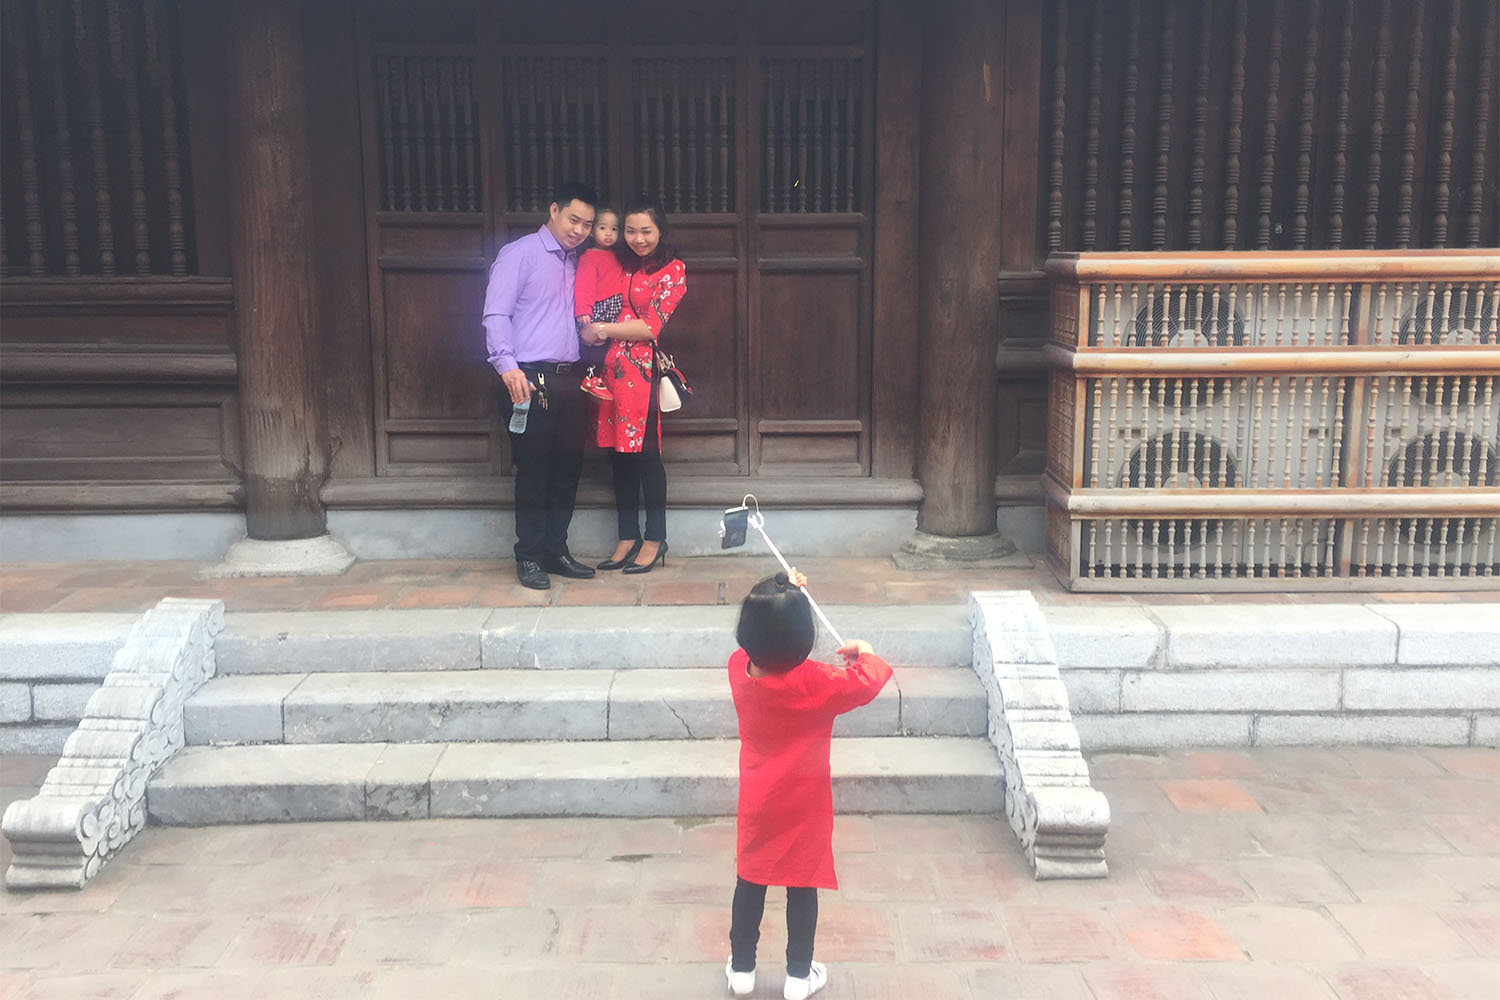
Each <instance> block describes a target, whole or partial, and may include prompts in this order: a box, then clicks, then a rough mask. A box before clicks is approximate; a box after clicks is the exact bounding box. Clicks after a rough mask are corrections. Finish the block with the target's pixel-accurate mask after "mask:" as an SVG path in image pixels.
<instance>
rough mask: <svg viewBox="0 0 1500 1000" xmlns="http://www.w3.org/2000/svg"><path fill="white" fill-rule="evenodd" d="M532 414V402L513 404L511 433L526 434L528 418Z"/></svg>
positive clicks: (527, 400) (525, 401) (524, 400)
mask: <svg viewBox="0 0 1500 1000" xmlns="http://www.w3.org/2000/svg"><path fill="white" fill-rule="evenodd" d="M530 412H531V400H529V399H523V400H521V402H519V403H513V404H511V409H510V432H511V433H512V434H525V433H526V416H527V414H529V413H530Z"/></svg>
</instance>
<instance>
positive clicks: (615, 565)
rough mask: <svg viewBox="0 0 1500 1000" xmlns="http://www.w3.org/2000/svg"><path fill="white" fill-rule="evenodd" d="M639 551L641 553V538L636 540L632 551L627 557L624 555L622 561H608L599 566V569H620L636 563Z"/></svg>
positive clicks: (631, 548)
mask: <svg viewBox="0 0 1500 1000" xmlns="http://www.w3.org/2000/svg"><path fill="white" fill-rule="evenodd" d="M639 551H641V540H640V539H639V538H637V539H636V540H635V544H634V545H632V546H631V547H630V551H629V552H627V553H625V555H624V557H623V558H621V559H606V560H604V561H603V562H602V563H600V564H599V566H598V568H599V569H619V568H620V567H621V566H624V565H626V564H627V563H631V562H634V561H635V555H636V553H637V552H639Z"/></svg>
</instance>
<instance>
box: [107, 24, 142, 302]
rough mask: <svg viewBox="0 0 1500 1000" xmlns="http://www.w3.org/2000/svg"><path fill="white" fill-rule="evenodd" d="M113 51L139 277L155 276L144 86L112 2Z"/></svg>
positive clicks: (111, 43)
mask: <svg viewBox="0 0 1500 1000" xmlns="http://www.w3.org/2000/svg"><path fill="white" fill-rule="evenodd" d="M104 9H105V12H106V14H107V15H108V18H109V51H110V59H111V62H112V63H113V64H114V70H115V79H116V80H117V81H119V82H120V83H121V84H122V85H123V86H124V90H125V146H126V155H127V159H128V161H129V165H130V214H131V219H132V222H133V225H132V235H133V237H134V239H133V242H134V251H135V271H136V274H141V275H146V274H150V273H151V227H150V223H149V222H148V221H147V218H146V158H145V151H144V142H143V140H142V139H141V100H140V84H139V81H138V79H137V78H136V72H135V67H134V66H133V65H132V63H131V59H130V55H129V54H131V53H132V52H133V50H132V49H131V46H130V38H129V34H128V30H127V27H126V25H125V19H124V18H123V17H122V16H121V14H120V4H119V0H108V2H107V3H106V4H105V7H104Z"/></svg>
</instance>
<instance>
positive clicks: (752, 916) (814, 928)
mask: <svg viewBox="0 0 1500 1000" xmlns="http://www.w3.org/2000/svg"><path fill="white" fill-rule="evenodd" d="M765 912H766V887H765V886H763V885H760V884H759V883H756V882H746V881H745V880H744V879H742V878H741V879H736V880H735V883H734V906H733V909H732V910H731V911H730V914H731V915H730V922H729V948H730V951H731V953H732V957H731V958H730V962H731V963H732V967H733V968H734V971H735V972H750V971H752V970H754V968H755V946H756V945H757V944H759V943H760V918H761V917H762V916H763V915H764V914H765ZM817 933H818V890H816V889H805V888H797V887H795V886H787V888H786V974H787V975H788V976H792V977H793V978H796V979H806V978H807V976H808V973H809V972H810V971H811V968H812V957H813V938H814V937H816V936H817Z"/></svg>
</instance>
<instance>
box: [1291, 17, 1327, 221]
mask: <svg viewBox="0 0 1500 1000" xmlns="http://www.w3.org/2000/svg"><path fill="white" fill-rule="evenodd" d="M1322 14H1323V3H1322V0H1308V5H1307V37H1306V39H1305V41H1304V45H1303V60H1302V121H1301V123H1300V124H1299V126H1298V132H1299V136H1298V138H1299V142H1298V146H1297V195H1296V216H1295V219H1294V221H1293V223H1292V245H1293V246H1294V247H1295V248H1296V249H1298V250H1306V249H1307V212H1308V202H1309V199H1310V196H1311V183H1312V142H1313V112H1314V109H1315V108H1316V106H1317V90H1318V19H1319V18H1320V17H1322Z"/></svg>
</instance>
